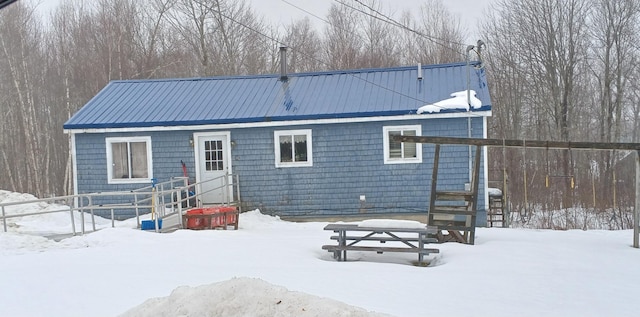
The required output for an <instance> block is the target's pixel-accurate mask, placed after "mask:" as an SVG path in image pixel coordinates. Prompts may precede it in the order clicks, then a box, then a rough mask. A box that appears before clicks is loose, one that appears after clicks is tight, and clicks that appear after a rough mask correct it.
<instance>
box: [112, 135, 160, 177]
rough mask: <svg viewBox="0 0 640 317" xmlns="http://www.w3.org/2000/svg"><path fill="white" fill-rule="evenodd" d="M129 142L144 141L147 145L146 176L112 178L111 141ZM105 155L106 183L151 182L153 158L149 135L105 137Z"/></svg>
mask: <svg viewBox="0 0 640 317" xmlns="http://www.w3.org/2000/svg"><path fill="white" fill-rule="evenodd" d="M124 142H126V143H131V142H145V143H146V145H147V175H148V176H149V177H146V178H128V179H123V178H113V153H112V144H113V143H124ZM105 144H106V150H107V151H106V155H107V184H142V183H151V179H152V178H153V158H152V150H151V137H150V136H138V137H113V138H105Z"/></svg>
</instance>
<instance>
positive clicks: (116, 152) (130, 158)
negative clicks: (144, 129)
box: [106, 137, 153, 184]
mask: <svg viewBox="0 0 640 317" xmlns="http://www.w3.org/2000/svg"><path fill="white" fill-rule="evenodd" d="M106 143H107V173H108V174H109V178H108V182H109V184H123V183H148V182H151V178H152V177H153V175H152V174H153V173H152V171H153V167H152V164H151V137H132V138H106Z"/></svg>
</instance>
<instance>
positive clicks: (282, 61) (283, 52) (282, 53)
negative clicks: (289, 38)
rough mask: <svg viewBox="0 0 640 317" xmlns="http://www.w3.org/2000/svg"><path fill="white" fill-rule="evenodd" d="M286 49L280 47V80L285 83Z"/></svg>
mask: <svg viewBox="0 0 640 317" xmlns="http://www.w3.org/2000/svg"><path fill="white" fill-rule="evenodd" d="M287 79H288V77H287V47H286V46H280V80H282V81H287Z"/></svg>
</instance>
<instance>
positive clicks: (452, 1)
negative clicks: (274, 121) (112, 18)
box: [31, 0, 495, 44]
mask: <svg viewBox="0 0 640 317" xmlns="http://www.w3.org/2000/svg"><path fill="white" fill-rule="evenodd" d="M31 1H38V0H31ZM39 1H40V2H41V8H42V9H43V10H45V11H46V10H50V9H52V8H54V7H55V6H57V4H58V3H59V2H60V1H65V0H39ZM85 1H91V0H85ZM247 1H248V2H250V3H251V6H252V7H253V8H254V9H255V10H256V12H258V13H260V14H261V15H263V16H264V17H265V18H266V19H267V20H268V21H269V22H271V23H273V24H274V25H287V24H289V23H291V21H293V20H297V19H300V18H302V17H305V16H308V17H309V20H310V21H311V22H312V23H313V24H314V25H316V27H318V28H323V27H324V24H325V22H323V21H322V20H320V19H318V18H316V17H314V16H313V15H317V16H319V17H322V18H324V17H325V16H326V14H327V11H328V9H329V7H330V6H331V4H332V3H336V1H335V0H247ZM285 1H286V2H285ZM346 1H347V2H353V1H352V0H346ZM492 1H495V0H443V1H442V2H443V3H444V5H445V6H446V7H447V8H448V9H449V10H450V11H451V12H452V13H453V14H454V15H456V16H457V17H458V18H460V22H461V23H462V26H463V27H464V28H466V29H467V30H468V32H467V33H469V39H468V41H469V42H470V44H473V43H475V41H476V40H477V38H476V35H475V33H476V25H477V23H478V21H479V20H480V19H481V17H482V13H483V10H485V9H486V8H488V6H489V4H490V3H491V2H492ZM287 2H288V3H290V4H288V3H287ZM379 2H380V4H381V5H382V7H383V13H392V14H394V13H395V14H398V13H400V12H402V11H404V10H406V9H418V8H419V7H420V6H421V5H422V4H423V3H424V2H425V1H422V0H379ZM291 4H292V5H291ZM293 5H295V6H297V7H299V8H301V9H304V10H306V11H308V12H309V13H307V12H305V11H304V10H301V9H298V8H296V7H294V6H293ZM310 13H311V14H313V15H311V14H310Z"/></svg>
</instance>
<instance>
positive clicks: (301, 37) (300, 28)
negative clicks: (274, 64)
mask: <svg viewBox="0 0 640 317" xmlns="http://www.w3.org/2000/svg"><path fill="white" fill-rule="evenodd" d="M285 32H286V34H285V36H284V43H285V44H286V45H288V46H289V47H290V48H291V54H290V58H289V59H288V63H289V66H288V67H289V69H290V70H291V71H292V72H308V71H314V70H319V69H323V67H322V60H321V55H320V46H321V43H320V36H319V35H318V32H316V31H315V30H314V29H313V27H312V26H311V22H309V18H306V17H305V18H303V19H301V20H297V21H294V22H293V23H291V24H290V25H288V26H287V27H286V30H285Z"/></svg>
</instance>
